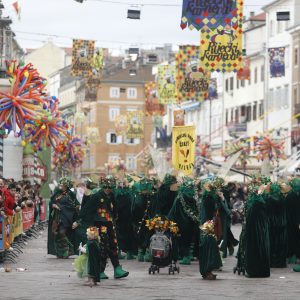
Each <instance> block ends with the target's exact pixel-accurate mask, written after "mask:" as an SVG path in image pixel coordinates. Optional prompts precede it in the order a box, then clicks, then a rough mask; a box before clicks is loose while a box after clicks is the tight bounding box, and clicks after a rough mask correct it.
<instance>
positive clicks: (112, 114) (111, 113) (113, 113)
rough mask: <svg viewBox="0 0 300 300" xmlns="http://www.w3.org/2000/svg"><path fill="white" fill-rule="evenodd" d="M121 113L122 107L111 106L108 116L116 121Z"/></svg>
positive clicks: (111, 120)
mask: <svg viewBox="0 0 300 300" xmlns="http://www.w3.org/2000/svg"><path fill="white" fill-rule="evenodd" d="M119 115H120V107H109V110H108V117H109V121H110V122H114V121H115V120H116V117H117V116H119Z"/></svg>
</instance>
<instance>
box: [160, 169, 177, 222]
mask: <svg viewBox="0 0 300 300" xmlns="http://www.w3.org/2000/svg"><path fill="white" fill-rule="evenodd" d="M177 190H178V187H177V179H176V176H173V175H171V174H166V175H165V178H164V180H163V182H162V184H161V185H160V186H159V188H158V192H157V197H156V199H154V201H155V202H156V203H155V204H154V209H155V215H159V216H167V215H168V214H169V212H170V210H171V208H172V206H173V203H174V201H175V198H176V197H177V194H178V191H177Z"/></svg>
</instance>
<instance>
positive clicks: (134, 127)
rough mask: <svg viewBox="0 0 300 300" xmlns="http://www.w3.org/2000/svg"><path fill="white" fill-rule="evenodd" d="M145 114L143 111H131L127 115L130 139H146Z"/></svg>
mask: <svg viewBox="0 0 300 300" xmlns="http://www.w3.org/2000/svg"><path fill="white" fill-rule="evenodd" d="M143 118H144V113H143V111H130V112H128V113H127V133H126V136H127V138H128V139H141V138H143V137H144V120H143Z"/></svg>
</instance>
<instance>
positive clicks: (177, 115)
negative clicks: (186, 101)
mask: <svg viewBox="0 0 300 300" xmlns="http://www.w3.org/2000/svg"><path fill="white" fill-rule="evenodd" d="M173 114H174V126H184V109H178V110H174V111H173Z"/></svg>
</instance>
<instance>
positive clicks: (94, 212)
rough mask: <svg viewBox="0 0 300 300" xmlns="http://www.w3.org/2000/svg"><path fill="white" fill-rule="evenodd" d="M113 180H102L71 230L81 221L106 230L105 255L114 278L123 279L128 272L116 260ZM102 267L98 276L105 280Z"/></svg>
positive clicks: (105, 276)
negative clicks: (88, 221)
mask: <svg viewBox="0 0 300 300" xmlns="http://www.w3.org/2000/svg"><path fill="white" fill-rule="evenodd" d="M113 188H114V180H113V178H111V177H107V178H102V180H101V182H100V189H98V190H96V191H94V193H92V194H91V195H89V196H88V197H89V199H88V200H86V203H85V204H84V205H83V206H82V208H81V211H80V213H79V218H78V220H77V222H74V224H73V228H74V229H75V228H77V227H78V226H80V224H81V220H83V219H85V220H88V219H89V220H90V222H91V226H96V227H97V228H99V231H101V228H106V230H107V236H108V244H109V245H108V247H107V248H106V249H104V251H105V253H106V255H107V256H108V257H109V258H110V260H111V262H112V265H113V267H114V278H116V279H117V278H123V277H127V276H128V275H129V272H127V271H124V270H123V269H122V267H121V265H120V263H119V258H118V243H117V238H116V232H115V225H114V224H115V218H116V210H115V208H114V195H113V193H112V190H113ZM105 267H106V266H103V268H102V272H101V274H100V277H101V279H107V278H108V276H107V275H106V274H105V273H104V271H105Z"/></svg>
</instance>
